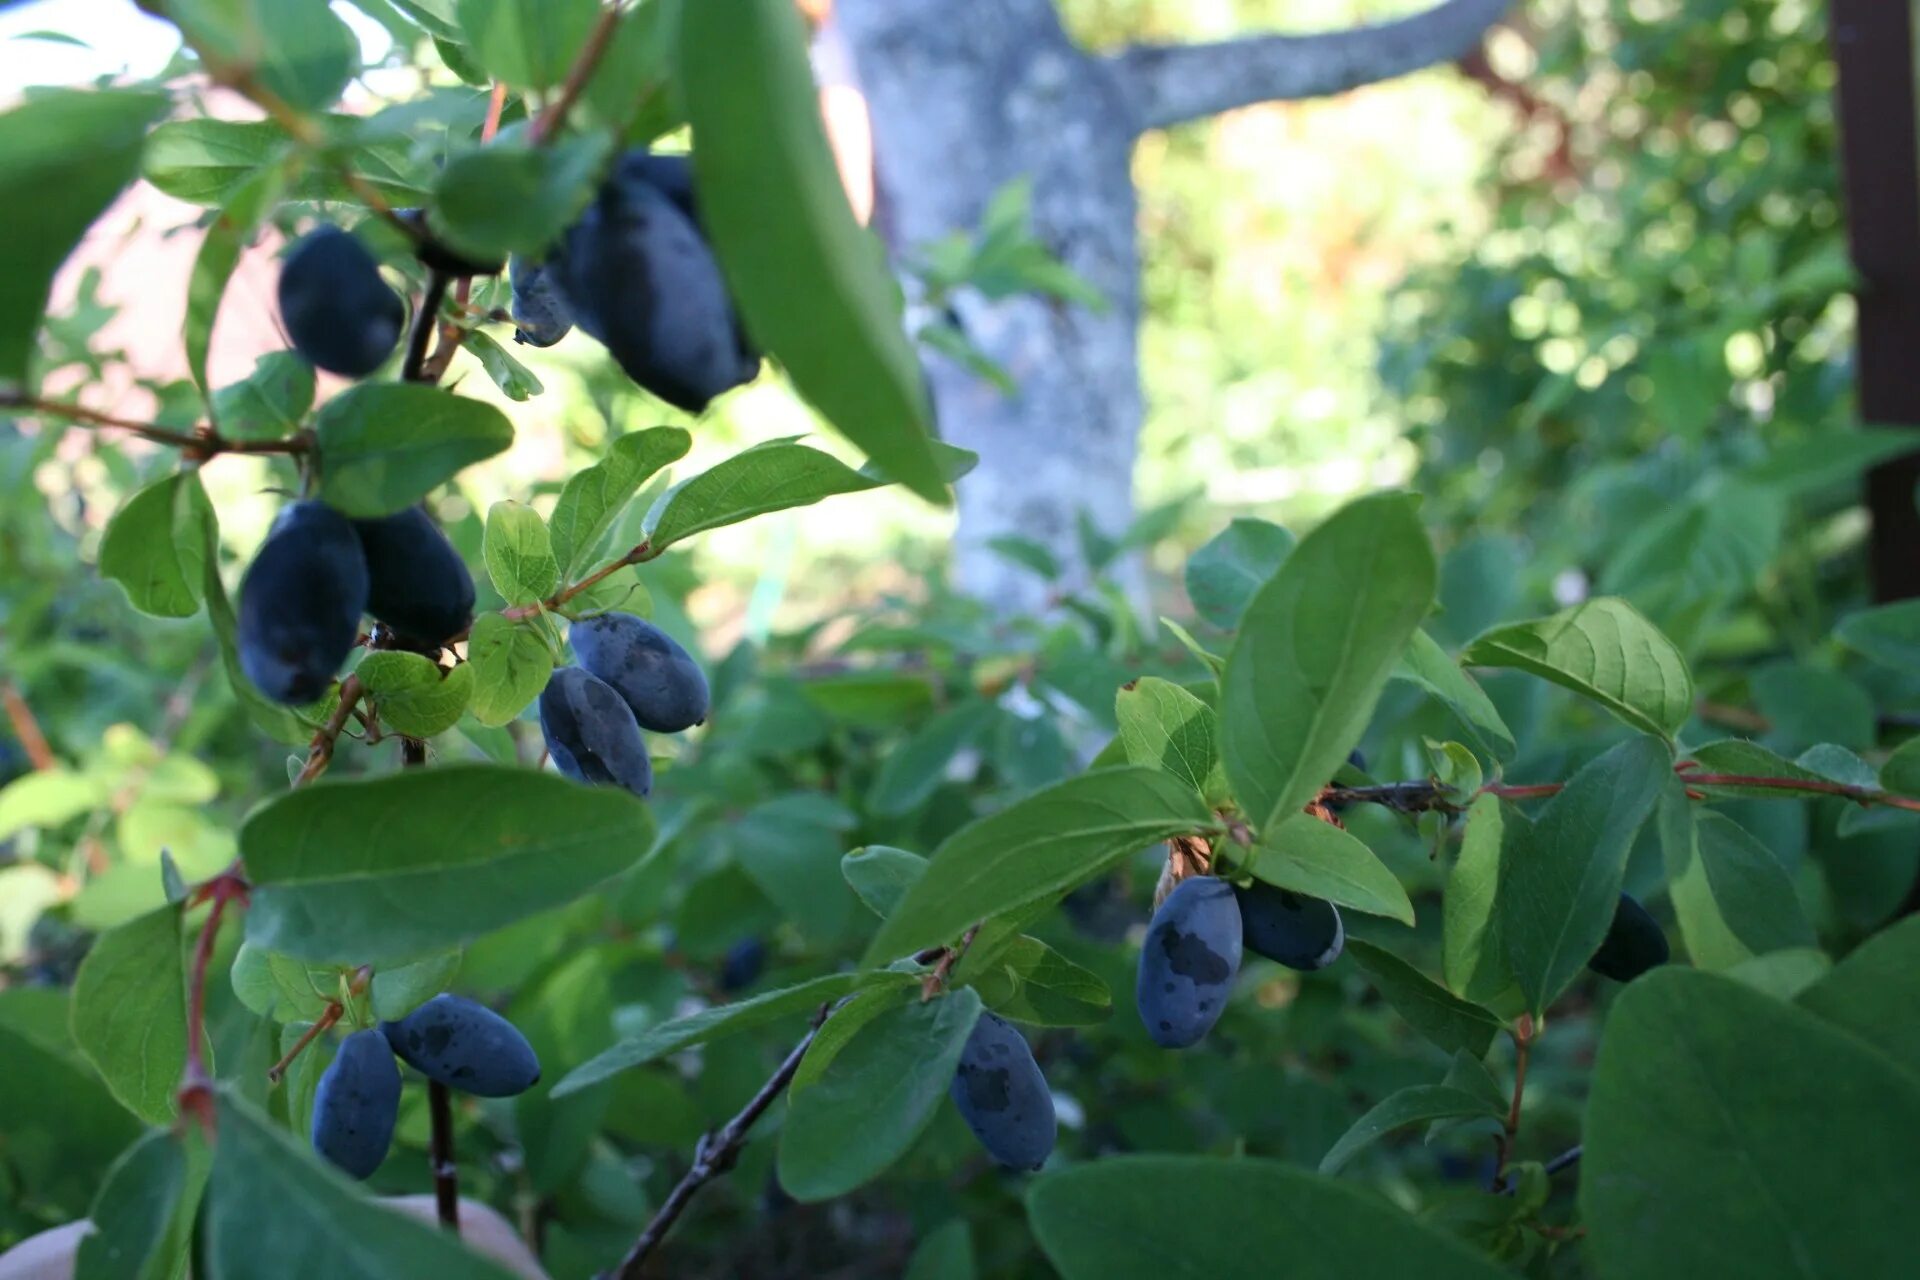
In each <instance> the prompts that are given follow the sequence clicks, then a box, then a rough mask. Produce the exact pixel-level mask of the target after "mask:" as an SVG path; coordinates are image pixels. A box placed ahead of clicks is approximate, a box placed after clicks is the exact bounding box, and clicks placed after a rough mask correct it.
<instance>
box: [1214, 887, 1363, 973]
mask: <svg viewBox="0 0 1920 1280" xmlns="http://www.w3.org/2000/svg"><path fill="white" fill-rule="evenodd" d="M1233 896H1234V897H1235V898H1236V899H1238V901H1239V904H1240V936H1241V939H1242V941H1243V942H1244V943H1245V945H1246V949H1247V950H1249V951H1253V952H1257V953H1259V954H1260V955H1263V956H1265V957H1266V958H1267V959H1269V960H1277V961H1279V962H1280V963H1281V964H1284V965H1286V966H1287V967H1288V968H1289V969H1302V970H1307V971H1312V970H1314V969H1324V968H1326V967H1327V966H1328V965H1330V964H1332V963H1333V962H1334V961H1335V960H1338V959H1339V958H1340V952H1341V950H1342V949H1343V948H1345V946H1346V945H1347V931H1346V927H1345V926H1344V925H1342V924H1341V923H1340V909H1339V908H1338V907H1336V906H1334V905H1333V904H1332V903H1331V902H1327V901H1324V900H1323V899H1320V898H1309V897H1307V896H1306V895H1305V894H1299V893H1293V892H1291V891H1289V890H1286V889H1276V888H1274V887H1273V886H1272V885H1270V884H1263V883H1262V882H1260V881H1258V880H1256V881H1254V882H1253V883H1252V884H1250V885H1247V886H1246V887H1245V888H1236V889H1235V890H1234V891H1233Z"/></svg>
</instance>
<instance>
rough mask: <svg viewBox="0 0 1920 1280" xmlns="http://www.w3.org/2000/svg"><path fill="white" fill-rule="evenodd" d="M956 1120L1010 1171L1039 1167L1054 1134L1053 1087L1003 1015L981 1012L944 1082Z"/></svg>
mask: <svg viewBox="0 0 1920 1280" xmlns="http://www.w3.org/2000/svg"><path fill="white" fill-rule="evenodd" d="M947 1091H948V1093H949V1094H950V1095H952V1097H953V1105H954V1106H956V1107H958V1108H959V1109H960V1118H961V1119H963V1120H965V1121H966V1122H967V1127H968V1128H969V1129H972V1130H973V1136H974V1137H976V1138H978V1139H979V1140H980V1145H981V1146H983V1147H985V1148H986V1149H987V1154H988V1155H990V1156H992V1157H993V1158H994V1159H995V1160H998V1161H999V1162H1000V1163H1001V1164H1003V1165H1006V1166H1007V1167H1008V1168H1010V1169H1038V1168H1039V1167H1040V1166H1041V1165H1043V1164H1045V1163H1046V1162H1047V1157H1048V1156H1049V1155H1050V1154H1052V1152H1053V1142H1054V1138H1055V1137H1056V1136H1057V1135H1058V1133H1059V1127H1060V1126H1059V1120H1058V1118H1057V1117H1056V1116H1055V1115H1054V1110H1053V1091H1052V1090H1051V1089H1049V1088H1047V1078H1046V1077H1045V1076H1044V1075H1042V1074H1040V1064H1039V1063H1037V1062H1035V1061H1034V1060H1033V1050H1032V1049H1030V1048H1028V1047H1027V1040H1026V1037H1025V1036H1023V1035H1021V1034H1020V1032H1019V1031H1018V1030H1016V1029H1015V1028H1014V1025H1013V1024H1012V1023H1010V1022H1008V1021H1007V1020H1006V1019H1005V1018H1002V1017H1000V1016H998V1015H997V1014H992V1013H982V1014H981V1015H980V1021H978V1022H976V1023H974V1024H973V1034H972V1035H970V1036H968V1037H967V1043H966V1047H965V1048H963V1049H962V1050H961V1051H960V1066H959V1069H958V1070H956V1071H955V1072H954V1073H953V1083H952V1084H951V1085H950V1086H948V1090H947Z"/></svg>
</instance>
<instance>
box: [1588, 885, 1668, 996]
mask: <svg viewBox="0 0 1920 1280" xmlns="http://www.w3.org/2000/svg"><path fill="white" fill-rule="evenodd" d="M1671 954H1672V953H1671V952H1670V951H1669V950H1668V947H1667V935H1666V934H1665V933H1664V932H1663V931H1662V930H1661V928H1660V922H1659V921H1657V920H1655V919H1654V918H1653V916H1652V915H1650V914H1648V912H1647V909H1646V908H1645V907H1643V906H1641V905H1640V904H1639V903H1638V902H1637V901H1635V900H1634V899H1633V898H1632V897H1631V896H1629V895H1627V894H1624V893H1623V894H1621V895H1620V902H1619V904H1618V905H1617V906H1615V907H1614V909H1613V923H1612V924H1609V925H1608V926H1607V936H1606V937H1605V938H1604V939H1602V940H1601V943H1600V949H1599V950H1598V951H1596V952H1594V953H1593V958H1592V959H1591V960H1589V961H1587V968H1589V969H1591V970H1593V971H1594V972H1595V973H1597V974H1599V975H1601V976H1602V977H1605V978H1612V979H1613V980H1614V981H1615V982H1632V981H1633V980H1634V979H1635V978H1637V977H1639V976H1640V975H1641V974H1643V973H1645V972H1646V971H1647V970H1649V969H1653V968H1657V967H1658V966H1660V965H1663V964H1665V963H1666V962H1667V959H1668V957H1669V956H1670V955H1671Z"/></svg>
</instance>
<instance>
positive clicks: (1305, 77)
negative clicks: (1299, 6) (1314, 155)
mask: <svg viewBox="0 0 1920 1280" xmlns="http://www.w3.org/2000/svg"><path fill="white" fill-rule="evenodd" d="M1511 4H1512V0H1440V3H1438V4H1435V5H1433V6H1432V7H1431V8H1429V9H1427V10H1425V11H1424V12H1421V13H1416V14H1414V15H1412V16H1411V17H1407V18H1401V19H1399V20H1397V21H1394V22H1383V23H1378V24H1374V25H1371V26H1364V27H1355V28H1353V29H1351V30H1347V31H1330V32H1323V33H1321V34H1319V35H1308V36H1277V35H1268V36H1247V37H1243V38H1241V39H1238V40H1226V41H1221V42H1218V43H1212V44H1184V45H1135V46H1133V47H1132V48H1129V49H1125V50H1122V51H1121V52H1120V53H1119V54H1117V55H1115V56H1113V57H1110V58H1108V59H1107V65H1108V66H1109V67H1110V68H1111V70H1112V72H1113V74H1114V75H1115V77H1116V78H1117V79H1118V80H1119V82H1120V85H1121V88H1122V92H1123V93H1124V94H1125V95H1126V97H1127V99H1128V101H1129V102H1130V103H1131V105H1132V107H1133V110H1134V117H1135V125H1136V127H1137V128H1139V129H1141V130H1146V129H1163V128H1166V127H1167V126H1169V125H1175V124H1180V123H1182V122H1184V121H1188V120H1198V119H1201V118H1203V117H1205V116H1211V115H1218V114H1219V113H1220V112H1222V111H1230V110H1232V109H1234V108H1235V107H1246V106H1252V105H1253V104H1254V103H1258V102H1279V101H1295V100H1298V99H1302V98H1318V97H1324V96H1326V95H1328V94H1335V93H1345V92H1346V91H1348V90H1349V89H1357V88H1359V87H1360V86H1362V85H1367V84H1374V83H1376V82H1378V81H1382V80H1392V79H1396V78H1398V77H1400V76H1404V75H1407V74H1409V73H1411V72H1414V71H1419V70H1421V69H1422V68H1424V67H1430V66H1434V65H1437V64H1439V63H1444V62H1453V61H1455V60H1457V59H1459V58H1460V57H1462V56H1463V55H1465V54H1466V53H1467V52H1468V51H1469V50H1471V49H1473V48H1475V47H1476V46H1478V45H1479V43H1480V41H1481V40H1482V39H1484V38H1485V36H1486V32H1487V28H1488V27H1490V26H1492V25H1493V24H1494V23H1495V22H1497V21H1499V19H1500V18H1501V16H1502V15H1503V14H1505V13H1506V11H1507V9H1508V8H1509V7H1510V6H1511Z"/></svg>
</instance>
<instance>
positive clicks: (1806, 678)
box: [1747, 662, 1878, 751]
mask: <svg viewBox="0 0 1920 1280" xmlns="http://www.w3.org/2000/svg"><path fill="white" fill-rule="evenodd" d="M1747 683H1748V685H1749V686H1750V687H1751V688H1752V690H1753V700H1754V702H1755V704H1756V705H1757V706H1758V707H1759V710H1760V714H1761V715H1763V716H1765V717H1766V718H1767V719H1768V720H1770V721H1772V722H1773V730H1772V732H1771V733H1770V734H1769V735H1768V736H1769V738H1770V740H1772V741H1773V742H1775V743H1782V742H1785V743H1790V744H1792V745H1793V746H1796V747H1809V746H1813V745H1814V744H1816V743H1839V744H1840V745H1842V746H1845V747H1847V748H1849V749H1851V750H1854V751H1865V750H1868V749H1869V748H1871V747H1872V746H1873V745H1874V739H1875V736H1876V733H1877V729H1878V725H1877V722H1876V719H1875V715H1874V706H1873V697H1872V695H1871V694H1869V693H1868V692H1867V691H1866V689H1865V688H1863V687H1862V686H1861V685H1860V684H1859V683H1858V682H1856V681H1854V680H1851V679H1849V678H1847V677H1846V676H1844V675H1842V674H1841V673H1840V672H1838V671H1829V670H1827V669H1825V668H1823V667H1814V666H1808V665H1806V664H1804V663H1797V662H1775V663H1770V664H1768V665H1767V666H1764V667H1762V668H1760V669H1759V670H1758V671H1755V672H1754V673H1753V674H1752V675H1750V676H1749V677H1748V678H1747Z"/></svg>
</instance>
